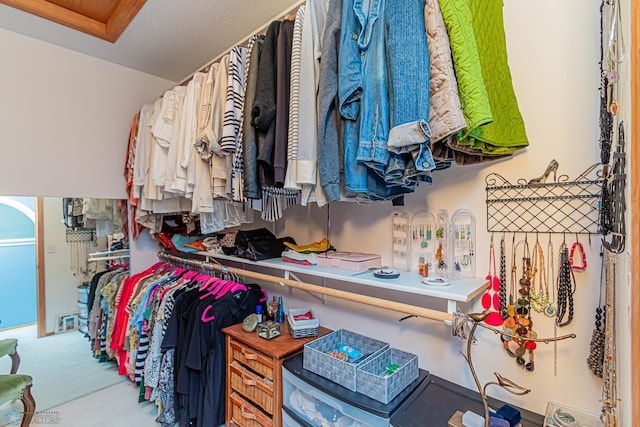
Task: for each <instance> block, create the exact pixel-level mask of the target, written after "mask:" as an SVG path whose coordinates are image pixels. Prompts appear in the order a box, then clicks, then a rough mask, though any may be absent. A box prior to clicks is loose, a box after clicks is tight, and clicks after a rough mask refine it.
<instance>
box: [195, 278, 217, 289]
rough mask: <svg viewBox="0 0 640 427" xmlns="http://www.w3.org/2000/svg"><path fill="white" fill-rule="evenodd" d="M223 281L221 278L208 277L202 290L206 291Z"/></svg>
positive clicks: (201, 285) (201, 286)
mask: <svg viewBox="0 0 640 427" xmlns="http://www.w3.org/2000/svg"><path fill="white" fill-rule="evenodd" d="M220 280H221V279H220V278H219V277H215V276H214V277H211V276H208V279H205V280H204V281H203V282H202V283H201V284H200V290H201V291H204V290H205V289H207V288H209V286H211V285H213V284H215V283H216V282H218V281H220Z"/></svg>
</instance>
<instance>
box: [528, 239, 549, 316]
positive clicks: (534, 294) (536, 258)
mask: <svg viewBox="0 0 640 427" xmlns="http://www.w3.org/2000/svg"><path fill="white" fill-rule="evenodd" d="M532 262H533V273H532V279H531V282H532V285H533V287H532V290H531V298H530V301H531V308H533V309H534V310H535V311H537V312H538V313H542V312H543V311H544V310H545V309H546V308H547V306H548V305H549V287H548V285H547V275H546V274H545V273H546V271H545V268H544V251H543V250H542V246H540V243H539V242H538V240H537V239H536V244H535V245H534V246H533V261H532ZM537 273H540V274H537ZM536 275H537V276H538V288H537V289H536Z"/></svg>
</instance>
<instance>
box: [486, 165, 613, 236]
mask: <svg viewBox="0 0 640 427" xmlns="http://www.w3.org/2000/svg"><path fill="white" fill-rule="evenodd" d="M599 166H601V165H600V164H595V165H593V166H591V167H589V168H588V169H587V170H585V171H584V172H583V173H581V174H580V175H579V176H578V177H577V178H576V179H575V180H572V181H571V180H569V177H568V176H567V175H558V176H556V173H557V169H558V162H556V161H555V160H552V161H551V163H550V164H549V166H548V167H547V169H546V171H545V173H544V174H543V175H542V176H541V177H539V178H534V179H531V180H526V179H523V178H520V179H518V181H517V182H516V183H515V184H512V183H511V182H509V181H508V180H507V179H505V178H504V177H503V176H502V175H499V174H497V173H490V174H489V175H487V177H486V178H485V182H486V185H487V186H486V191H487V231H489V232H521V233H535V232H537V233H571V234H597V233H598V232H599V231H598V224H599V212H600V203H601V192H602V186H603V185H604V184H605V182H606V180H605V179H604V178H603V177H602V169H601V168H598V167H599ZM551 173H553V174H554V177H553V178H554V180H553V181H551V182H546V181H547V178H549V175H551Z"/></svg>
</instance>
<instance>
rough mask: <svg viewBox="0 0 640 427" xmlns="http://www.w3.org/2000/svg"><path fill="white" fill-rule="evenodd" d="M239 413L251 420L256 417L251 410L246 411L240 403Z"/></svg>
mask: <svg viewBox="0 0 640 427" xmlns="http://www.w3.org/2000/svg"><path fill="white" fill-rule="evenodd" d="M240 413H241V414H242V416H243V417H244V418H249V419H252V420H255V419H256V416H255V414H252V413H251V412H247V411H245V409H244V405H242V406H241V407H240Z"/></svg>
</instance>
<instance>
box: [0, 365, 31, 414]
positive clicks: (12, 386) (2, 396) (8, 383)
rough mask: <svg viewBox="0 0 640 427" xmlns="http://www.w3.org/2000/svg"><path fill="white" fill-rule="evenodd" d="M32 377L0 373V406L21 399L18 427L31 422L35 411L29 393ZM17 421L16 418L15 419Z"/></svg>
mask: <svg viewBox="0 0 640 427" xmlns="http://www.w3.org/2000/svg"><path fill="white" fill-rule="evenodd" d="M31 385H32V378H31V377H30V376H29V375H19V374H9V375H0V406H3V405H5V404H7V403H9V402H13V401H14V400H21V401H22V406H23V408H24V409H23V412H22V421H21V422H20V427H27V426H28V425H29V424H31V419H32V418H33V414H34V413H35V412H36V402H35V400H34V399H33V396H32V395H31ZM16 421H17V420H16Z"/></svg>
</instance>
